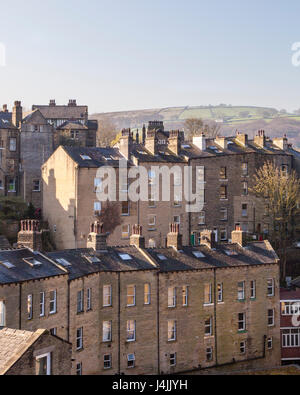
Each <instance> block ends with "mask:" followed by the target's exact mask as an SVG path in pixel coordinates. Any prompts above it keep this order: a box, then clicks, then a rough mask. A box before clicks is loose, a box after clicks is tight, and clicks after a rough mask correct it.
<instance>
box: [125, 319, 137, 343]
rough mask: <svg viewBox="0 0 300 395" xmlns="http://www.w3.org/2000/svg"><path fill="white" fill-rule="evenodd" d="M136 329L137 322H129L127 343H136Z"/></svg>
mask: <svg viewBox="0 0 300 395" xmlns="http://www.w3.org/2000/svg"><path fill="white" fill-rule="evenodd" d="M135 327H136V322H135V321H134V320H128V321H127V341H128V342H134V341H135Z"/></svg>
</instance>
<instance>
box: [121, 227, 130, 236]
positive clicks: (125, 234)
mask: <svg viewBox="0 0 300 395" xmlns="http://www.w3.org/2000/svg"><path fill="white" fill-rule="evenodd" d="M125 226H126V228H127V230H126V232H124V231H123V228H125ZM121 237H122V239H128V238H129V237H130V226H129V225H128V224H124V225H122V227H121Z"/></svg>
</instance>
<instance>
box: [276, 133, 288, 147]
mask: <svg viewBox="0 0 300 395" xmlns="http://www.w3.org/2000/svg"><path fill="white" fill-rule="evenodd" d="M273 144H274V145H275V146H276V147H277V148H280V149H282V150H283V151H286V150H287V149H288V139H287V137H286V134H285V135H284V136H283V137H276V138H273Z"/></svg>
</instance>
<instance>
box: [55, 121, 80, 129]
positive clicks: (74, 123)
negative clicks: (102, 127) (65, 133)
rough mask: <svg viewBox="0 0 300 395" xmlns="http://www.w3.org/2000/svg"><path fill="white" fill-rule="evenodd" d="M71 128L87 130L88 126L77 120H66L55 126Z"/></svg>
mask: <svg viewBox="0 0 300 395" xmlns="http://www.w3.org/2000/svg"><path fill="white" fill-rule="evenodd" d="M73 129H77V130H82V129H84V130H87V129H88V127H87V126H85V125H82V123H81V122H79V121H66V122H64V123H63V124H62V125H60V126H59V127H58V128H57V130H73Z"/></svg>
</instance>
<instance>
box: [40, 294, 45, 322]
mask: <svg viewBox="0 0 300 395" xmlns="http://www.w3.org/2000/svg"><path fill="white" fill-rule="evenodd" d="M40 317H45V292H40Z"/></svg>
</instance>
